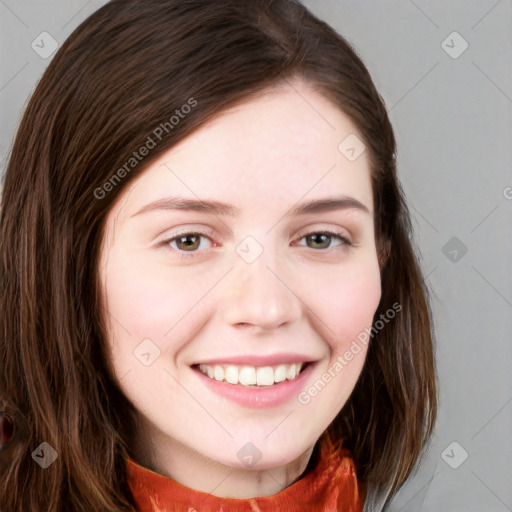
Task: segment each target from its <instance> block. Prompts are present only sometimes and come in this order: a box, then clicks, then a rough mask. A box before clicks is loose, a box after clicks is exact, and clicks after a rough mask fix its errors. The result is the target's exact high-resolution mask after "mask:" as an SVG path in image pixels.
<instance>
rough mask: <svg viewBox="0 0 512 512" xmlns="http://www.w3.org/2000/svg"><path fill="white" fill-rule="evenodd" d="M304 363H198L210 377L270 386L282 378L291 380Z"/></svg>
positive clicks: (243, 383)
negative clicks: (255, 364) (240, 364)
mask: <svg viewBox="0 0 512 512" xmlns="http://www.w3.org/2000/svg"><path fill="white" fill-rule="evenodd" d="M303 365H304V363H291V364H280V365H277V366H274V367H272V366H262V367H259V368H256V367H254V366H235V365H226V366H223V365H219V364H216V365H214V366H211V365H208V364H200V365H199V370H200V371H201V373H204V374H205V375H207V376H208V377H210V379H215V380H218V381H226V382H229V383H230V384H241V385H242V386H254V385H258V386H272V385H273V384H274V383H276V384H277V383H279V382H283V381H284V380H286V379H288V380H293V379H295V377H297V375H298V374H299V373H300V371H301V369H302V367H303Z"/></svg>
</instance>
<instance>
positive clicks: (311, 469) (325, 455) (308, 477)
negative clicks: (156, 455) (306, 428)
mask: <svg viewBox="0 0 512 512" xmlns="http://www.w3.org/2000/svg"><path fill="white" fill-rule="evenodd" d="M318 445H319V456H317V457H315V455H316V447H315V450H314V451H313V454H312V456H311V460H310V463H309V464H308V467H307V468H306V470H305V472H304V473H303V475H302V476H301V477H300V479H299V480H297V481H296V482H294V483H293V484H291V485H290V486H289V487H287V488H286V489H283V490H282V491H280V492H278V493H277V494H274V495H272V496H263V497H260V498H247V499H235V498H219V497H218V496H213V495H212V494H208V493H205V492H200V491H196V490H193V489H190V488H188V487H185V486H183V485H181V484H179V483H178V482H176V481H175V480H172V479H171V478H168V477H166V476H163V475H159V474H158V473H155V472H153V471H151V470H150V469H147V468H145V467H142V466H140V465H139V464H137V463H136V462H135V461H133V460H132V459H131V458H128V459H127V472H128V483H129V485H130V488H131V490H132V493H133V496H134V498H135V501H136V503H137V506H138V508H139V510H140V512H277V511H278V512H292V511H297V510H301V511H302V512H309V511H311V512H313V511H314V512H340V511H342V512H361V511H362V507H363V501H364V496H363V495H364V491H363V487H362V486H361V484H360V483H359V482H358V480H357V477H356V472H355V465H354V461H353V459H352V457H351V456H350V452H349V451H348V450H346V449H344V448H341V444H339V445H338V448H336V447H335V445H334V444H333V443H332V442H331V441H330V440H329V438H328V437H326V436H322V437H321V438H320V440H319V442H318Z"/></svg>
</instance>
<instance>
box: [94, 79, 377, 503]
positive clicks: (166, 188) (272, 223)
mask: <svg viewBox="0 0 512 512" xmlns="http://www.w3.org/2000/svg"><path fill="white" fill-rule="evenodd" d="M349 134H359V132H358V130H357V128H356V127H355V126H354V125H353V123H352V122H351V121H350V120H349V118H348V117H347V116H346V115H345V114H344V113H343V112H341V111H340V110H339V109H338V108H337V107H336V106H335V105H334V104H332V103H331V102H330V101H329V100H327V99H326V98H325V97H324V96H322V95H321V94H320V93H318V92H316V91H314V90H313V89H312V88H311V87H310V86H308V85H307V84H305V83H303V82H299V81H294V82H290V83H287V84H286V85H283V86H281V87H279V88H274V89H272V90H270V91H267V92H266V93H265V94H264V95H261V96H260V97H258V98H257V99H251V100H250V101H249V102H247V103H244V104H242V105H240V106H237V107H236V108H232V109H230V110H228V111H226V112H224V113H223V114H222V115H220V116H218V117H216V118H215V119H214V120H212V121H210V122H208V123H207V124H205V125H203V126H202V127H201V128H200V129H199V130H198V131H196V132H194V133H193V134H192V135H190V136H188V137H187V138H186V139H184V140H183V141H181V142H180V143H179V144H178V145H176V146H174V147H173V148H171V150H169V151H168V152H166V153H165V154H164V155H163V156H162V157H160V158H159V159H158V160H157V161H155V162H154V163H153V164H152V165H150V166H149V167H148V168H147V169H146V170H145V171H144V172H143V173H142V174H141V175H140V176H139V177H137V179H136V180H135V181H133V182H132V183H130V185H129V186H127V188H126V189H125V190H124V191H123V193H122V194H121V196H120V197H119V198H118V200H117V201H116V202H115V204H114V205H113V207H112V208H111V210H110V212H109V215H108V217H107V223H106V230H105V236H104V238H103V246H102V251H101V258H100V268H99V271H100V277H101V282H102V292H103V297H104V307H105V310H106V311H107V312H108V315H107V317H108V319H109V322H108V335H107V338H108V348H109V351H110V357H111V361H112V365H113V370H114V372H115V376H116V378H117V379H118V381H119V383H120V386H121V389H122V390H123V392H124V393H125V395H126V396H127V397H128V399H129V400H130V401H131V402H132V403H133V404H134V405H135V406H136V408H137V410H138V411H139V412H140V419H141V425H142V429H141V432H140V434H139V436H138V438H137V439H135V440H133V449H134V453H135V455H136V456H135V460H136V462H138V463H139V464H141V465H143V466H146V467H148V468H151V469H152V470H154V471H156V472H157V473H160V474H162V475H165V476H168V477H171V478H173V479H174V480H176V481H178V482H179V483H181V484H183V485H185V486H188V487H190V488H192V489H196V490H199V491H203V492H209V493H211V494H214V495H216V496H221V497H232V498H249V497H254V496H268V495H272V494H275V493H277V492H279V491H280V490H282V489H284V488H286V487H287V486H289V485H290V484H291V483H293V482H294V481H296V480H297V479H298V478H300V476H301V475H302V473H303V472H304V470H305V469H306V466H307V463H308V461H309V459H310V456H311V453H312V449H313V447H314V445H315V443H316V441H317V440H318V439H319V437H320V436H321V434H322V433H323V432H324V431H325V429H326V428H327V426H328V425H329V424H330V423H331V422H332V420H333V419H334V417H335V416H336V414H337V413H338V412H339V411H340V410H341V408H342V407H343V405H344V404H345V402H346V401H347V399H348V397H349V395H350V393H351V392H352V390H353V388H354V386H355V384H356V381H357V379H358V377H359V375H360V373H361V370H362V367H363V364H364V360H365V356H366V351H367V347H364V346H362V350H361V351H360V352H359V353H358V354H357V355H355V356H354V358H353V359H352V360H351V361H350V362H349V363H348V364H347V365H346V366H345V367H344V368H343V370H342V371H339V372H337V373H336V374H335V377H334V378H333V379H332V380H331V382H329V383H328V384H327V385H326V386H325V387H324V389H322V391H321V392H319V393H318V394H317V395H316V396H315V397H312V398H311V400H310V401H309V403H307V404H301V403H299V401H298V400H297V397H293V398H292V399H290V400H289V401H288V402H287V403H285V404H282V405H279V406H274V407H269V408H264V409H251V408H248V407H244V406H241V405H238V404H235V403H233V402H231V401H229V400H226V399H224V398H223V397H220V396H218V395H216V394H214V393H212V392H211V391H210V390H209V389H207V387H206V386H205V385H204V383H203V382H202V381H201V379H200V378H199V377H198V375H197V374H196V372H195V371H194V370H192V369H191V367H190V365H191V364H192V363H196V362H198V361H208V360H209V359H212V358H214V357H215V358H217V357H221V356H224V357H228V356H234V355H242V354H261V355H268V354H275V353H278V352H292V353H300V354H307V355H308V356H310V359H312V360H316V361H317V363H316V366H315V367H314V372H313V374H312V376H311V377H310V379H309V380H308V383H307V384H306V385H305V386H304V388H303V389H306V388H307V387H308V386H310V385H311V384H312V383H313V382H314V381H316V380H317V379H319V378H320V377H321V376H322V374H324V373H325V372H327V371H328V370H329V369H330V368H332V367H333V365H334V363H335V361H336V358H337V357H338V356H339V355H340V354H344V353H345V352H346V351H347V350H348V349H349V348H350V345H351V343H352V342H353V340H354V339H356V337H357V335H358V334H359V333H361V332H362V331H363V330H364V329H365V328H370V327H371V325H372V320H373V315H374V313H375V311H376V309H377V306H378V303H379V300H380V296H381V284H380V272H379V265H378V259H377V251H376V245H375V237H374V221H373V198H372V188H371V181H370V168H369V160H368V154H367V151H364V152H363V153H362V154H361V156H359V157H358V158H357V159H356V160H355V161H353V162H351V161H349V160H348V159H347V158H345V156H344V155H343V154H342V153H341V152H340V151H339V150H338V145H339V144H340V142H341V141H342V140H343V139H344V138H345V137H346V136H347V135H349ZM359 138H362V137H361V136H359ZM171 195H172V196H181V197H185V198H190V199H198V198H200V199H202V200H204V199H212V200H218V201H223V202H226V203H229V204H231V205H233V206H235V207H238V208H239V209H240V212H239V214H238V215H237V216H233V217H230V216H228V215H214V214H212V213H210V212H208V211H206V212H193V211H184V210H171V209H168V210H165V209H158V210H152V211H147V212H145V213H140V214H138V215H136V213H137V212H138V211H139V210H140V209H141V208H142V207H144V206H145V205H147V204H149V203H151V202H153V201H155V200H158V199H161V198H164V197H168V196H171ZM342 195H343V196H348V197H352V198H354V199H356V200H358V201H359V202H361V203H362V204H363V205H365V206H366V208H367V209H368V212H364V211H360V210H357V209H338V210H334V211H329V212H323V213H314V214H306V215H300V216H292V215H291V214H290V213H289V210H290V209H291V208H292V207H294V206H297V204H299V203H303V202H305V201H309V200H313V199H321V198H326V197H333V196H342ZM326 229H328V230H337V231H339V232H340V233H341V234H342V235H343V236H345V237H347V238H348V239H349V240H350V241H351V242H352V243H353V245H352V246H347V245H344V244H343V243H342V242H341V241H340V240H339V239H338V238H336V237H335V236H334V237H332V238H331V239H330V241H329V239H327V241H323V240H322V239H320V240H319V239H318V236H316V237H315V233H320V234H321V233H322V231H323V230H326ZM195 230H200V231H204V232H205V233H206V235H207V236H204V237H200V238H199V239H194V238H192V239H191V240H190V241H189V242H190V245H192V246H193V248H192V249H187V245H186V244H184V243H181V244H180V243H179V239H178V240H176V239H175V240H174V241H173V242H172V241H171V242H167V243H166V241H167V240H169V239H171V238H172V237H176V236H177V235H178V234H180V235H182V234H183V233H184V232H189V233H190V232H191V233H194V232H195ZM248 235H250V236H252V237H253V238H254V239H255V240H256V241H257V242H258V244H260V246H261V247H262V248H263V252H262V254H261V255H260V256H259V257H258V258H257V259H256V260H255V261H254V262H252V263H250V264H249V263H247V262H246V261H244V260H243V259H242V258H241V257H240V256H239V255H238V254H237V252H236V248H237V246H238V244H240V242H242V240H243V239H244V238H245V237H246V236H248ZM306 235H311V236H306ZM187 251H188V252H187ZM180 254H182V255H183V254H185V255H190V256H189V257H185V258H180V257H179V255H180ZM147 338H149V339H150V340H152V342H153V343H154V344H155V345H156V346H158V347H159V349H160V354H159V356H158V357H157V358H156V359H155V360H154V362H152V364H151V365H150V366H145V365H144V364H142V363H141V362H140V361H139V360H138V359H137V358H136V357H135V356H134V354H133V351H134V350H135V349H136V347H137V346H138V345H139V344H140V343H141V342H142V340H144V339H147ZM247 442H252V443H253V444H254V445H255V446H256V447H257V448H258V449H259V451H260V452H261V453H262V457H261V459H260V460H259V462H258V463H257V464H255V465H254V466H252V467H251V468H248V467H247V466H244V464H243V463H242V462H241V461H240V460H239V458H238V457H237V452H238V451H239V450H240V449H241V448H242V447H243V446H244V445H245V444H246V443H247Z"/></svg>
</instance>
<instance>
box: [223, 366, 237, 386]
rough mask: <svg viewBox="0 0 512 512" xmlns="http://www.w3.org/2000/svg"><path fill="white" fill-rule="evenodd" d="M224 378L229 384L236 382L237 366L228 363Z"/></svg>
mask: <svg viewBox="0 0 512 512" xmlns="http://www.w3.org/2000/svg"><path fill="white" fill-rule="evenodd" d="M225 378H226V380H227V381H228V382H229V383H230V384H238V368H237V367H236V366H233V365H229V366H228V367H227V368H226V373H225Z"/></svg>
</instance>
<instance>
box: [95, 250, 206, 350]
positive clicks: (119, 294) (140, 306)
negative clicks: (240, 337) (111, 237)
mask: <svg viewBox="0 0 512 512" xmlns="http://www.w3.org/2000/svg"><path fill="white" fill-rule="evenodd" d="M110 260H111V262H114V260H115V264H113V263H112V264H110V265H109V266H108V267H107V270H106V281H105V283H104V294H105V296H106V302H107V304H106V307H107V310H108V312H109V313H110V316H109V318H110V330H111V336H110V339H111V340H113V341H114V340H115V341H117V342H121V343H119V344H118V346H117V347H116V349H117V352H118V353H117V356H118V357H122V356H123V353H125V355H126V357H130V355H131V351H132V350H133V349H134V348H135V347H136V346H137V345H138V344H139V343H141V342H142V340H144V339H146V338H149V339H151V340H152V341H153V342H154V343H155V344H156V345H157V346H158V347H159V348H160V349H161V351H162V352H163V351H167V350H168V349H169V348H173V349H178V348H179V347H176V346H174V345H175V339H176V336H175V334H176V331H178V330H180V329H181V328H182V327H183V326H184V325H185V324H186V323H187V320H188V318H187V314H188V313H189V312H190V311H191V310H192V309H193V307H194V304H195V303H197V302H198V300H199V298H200V297H201V295H202V294H204V286H199V284H198V283H197V281H196V280H195V279H192V280H190V279H185V278H183V277H182V278H179V277H178V276H174V277H173V279H169V278H168V276H166V275H165V272H163V271H162V270H163V269H161V268H160V267H159V266H158V265H151V264H144V263H143V262H142V261H143V260H142V258H139V259H138V258H137V256H136V255H134V256H131V257H119V255H115V254H114V255H112V256H111V259H110ZM175 327H176V329H175V330H174V328H175ZM171 330H173V336H171V335H170V334H169V332H170V331H171Z"/></svg>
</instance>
